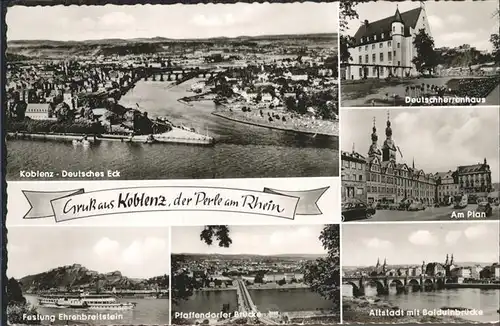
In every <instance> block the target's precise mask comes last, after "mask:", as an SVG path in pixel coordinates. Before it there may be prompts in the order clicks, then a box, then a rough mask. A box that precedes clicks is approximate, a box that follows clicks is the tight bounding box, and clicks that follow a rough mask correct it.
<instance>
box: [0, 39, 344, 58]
mask: <svg viewBox="0 0 500 326" xmlns="http://www.w3.org/2000/svg"><path fill="white" fill-rule="evenodd" d="M337 36H338V35H337V34H336V33H324V34H290V35H260V36H238V37H234V38H228V37H215V38H207V39H170V38H165V37H159V36H157V37H153V38H135V39H102V40H85V41H55V40H12V41H7V53H8V54H11V55H12V54H16V55H22V56H26V57H34V58H43V57H52V58H54V57H56V58H57V57H68V56H98V55H104V56H109V55H119V56H121V55H129V54H155V53H162V52H167V51H168V49H169V47H170V46H173V45H175V46H190V45H206V46H211V45H212V46H214V45H223V44H224V43H228V44H231V45H245V44H247V45H250V44H258V43H259V42H262V43H265V42H278V43H279V42H282V43H283V44H289V43H290V42H292V43H293V42H299V41H300V42H301V43H303V44H304V45H306V44H310V43H318V44H325V43H326V44H331V45H332V46H334V47H336V46H337Z"/></svg>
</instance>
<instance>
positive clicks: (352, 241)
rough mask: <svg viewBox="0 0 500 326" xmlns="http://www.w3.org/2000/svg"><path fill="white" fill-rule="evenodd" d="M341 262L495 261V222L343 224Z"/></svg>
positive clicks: (496, 254) (496, 226)
mask: <svg viewBox="0 0 500 326" xmlns="http://www.w3.org/2000/svg"><path fill="white" fill-rule="evenodd" d="M341 250H342V253H341V255H342V265H343V266H359V267H361V266H374V265H375V264H376V263H377V258H380V262H381V263H382V262H383V261H384V258H387V264H388V265H399V264H400V265H406V264H408V265H421V264H422V261H425V262H426V263H431V262H440V263H444V261H445V259H446V255H447V254H448V255H451V254H453V256H454V261H455V262H456V263H460V262H477V263H491V264H492V263H497V262H498V259H499V233H498V223H425V224H399V223H393V224H377V226H374V225H373V224H344V225H343V226H342V247H341Z"/></svg>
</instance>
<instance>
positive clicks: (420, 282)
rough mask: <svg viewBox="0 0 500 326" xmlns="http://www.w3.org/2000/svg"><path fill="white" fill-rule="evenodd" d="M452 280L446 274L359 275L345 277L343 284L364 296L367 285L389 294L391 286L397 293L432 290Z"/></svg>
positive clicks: (378, 292) (358, 294)
mask: <svg viewBox="0 0 500 326" xmlns="http://www.w3.org/2000/svg"><path fill="white" fill-rule="evenodd" d="M450 282H452V281H451V280H450V279H447V278H446V277H444V276H426V275H420V276H357V277H354V276H353V277H343V278H342V283H343V284H350V285H352V287H353V295H354V296H363V295H364V294H365V288H366V287H367V286H370V285H371V286H376V287H377V294H379V295H382V294H389V289H390V287H395V288H396V293H403V292H404V293H407V292H408V289H409V288H411V289H412V290H413V291H415V290H417V291H430V290H440V289H443V288H444V285H445V283H450Z"/></svg>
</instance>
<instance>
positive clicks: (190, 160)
mask: <svg viewBox="0 0 500 326" xmlns="http://www.w3.org/2000/svg"><path fill="white" fill-rule="evenodd" d="M194 82H196V80H194V79H193V80H190V81H188V82H185V83H183V84H180V85H177V86H173V85H171V83H169V82H160V81H156V82H154V81H142V80H141V81H139V82H138V83H137V84H136V85H135V87H134V88H132V89H131V90H130V91H129V92H128V93H127V94H125V95H124V96H123V97H122V98H121V100H120V104H122V105H124V106H125V107H133V108H135V107H136V103H138V104H139V106H140V108H141V110H144V111H147V112H148V114H149V115H150V116H152V117H155V116H167V117H168V118H169V119H170V120H171V121H172V122H174V123H175V124H184V125H185V126H187V127H193V128H195V129H196V130H197V131H199V132H200V133H204V134H206V133H207V134H209V135H210V136H212V137H214V138H215V139H216V141H217V143H216V144H215V146H214V147H197V146H186V145H170V144H168V145H167V144H148V145H145V144H138V143H121V142H100V143H99V144H93V145H91V146H90V147H88V148H84V147H81V146H78V147H75V146H73V145H72V143H71V142H55V141H31V140H30V141H28V140H9V141H7V179H8V180H20V179H22V178H21V177H20V171H21V170H33V171H47V172H55V174H56V173H58V174H59V176H60V175H61V173H60V172H61V171H62V170H67V171H106V170H118V171H120V172H121V176H120V179H210V178H245V177H246V178H249V177H255V178H261V177H321V176H337V175H338V167H339V157H338V138H335V137H327V136H321V135H317V136H316V137H313V136H311V135H305V134H300V133H295V132H289V131H280V130H272V129H268V128H263V127H257V126H251V125H247V124H244V123H239V122H233V121H230V120H227V119H224V118H220V117H217V116H214V115H213V114H211V113H212V112H213V111H214V109H215V104H214V103H213V102H211V101H203V102H193V103H192V106H191V105H186V104H182V103H180V102H178V101H177V100H178V99H179V98H181V97H184V96H190V95H193V93H192V92H190V91H189V89H190V87H191V84H192V83H194ZM58 178H61V177H56V178H53V180H54V179H58ZM87 179H88V178H87Z"/></svg>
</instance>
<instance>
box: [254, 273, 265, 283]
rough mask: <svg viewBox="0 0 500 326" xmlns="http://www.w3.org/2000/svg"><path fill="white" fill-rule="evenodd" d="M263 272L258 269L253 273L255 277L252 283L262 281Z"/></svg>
mask: <svg viewBox="0 0 500 326" xmlns="http://www.w3.org/2000/svg"><path fill="white" fill-rule="evenodd" d="M264 275H265V274H264V272H263V271H258V272H257V275H255V278H254V280H253V282H254V283H260V284H262V283H264Z"/></svg>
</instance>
